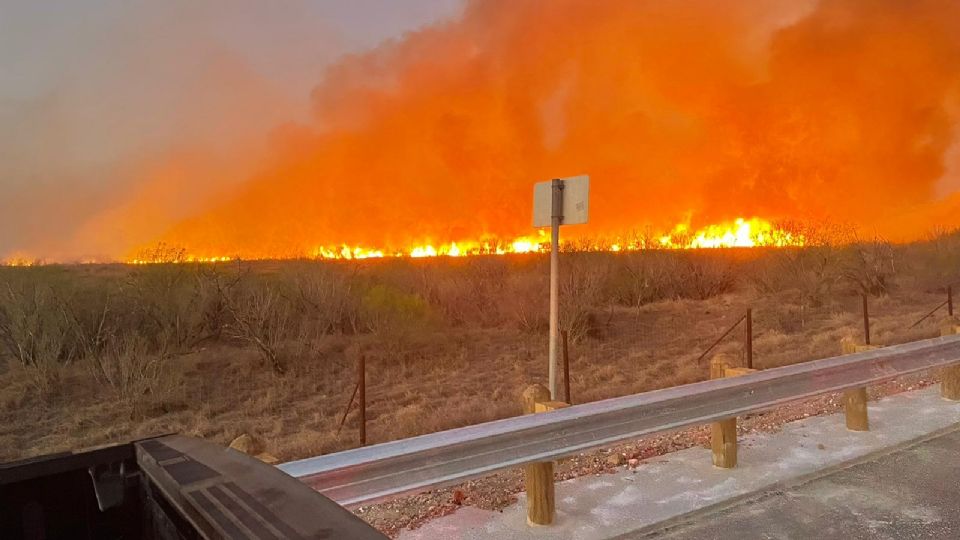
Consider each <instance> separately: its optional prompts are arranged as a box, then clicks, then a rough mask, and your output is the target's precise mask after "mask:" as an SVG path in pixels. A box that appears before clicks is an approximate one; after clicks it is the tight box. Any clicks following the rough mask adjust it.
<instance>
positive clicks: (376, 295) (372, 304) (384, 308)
mask: <svg viewBox="0 0 960 540" xmlns="http://www.w3.org/2000/svg"><path fill="white" fill-rule="evenodd" d="M360 312H361V316H362V318H363V321H364V323H365V324H366V327H367V329H368V330H369V331H371V332H374V333H383V332H389V331H397V330H405V329H408V328H409V327H411V326H413V325H416V324H418V323H423V322H425V321H426V320H427V318H428V316H429V315H430V309H429V306H428V305H427V303H426V302H425V301H424V300H423V298H421V297H420V296H419V295H416V294H410V293H406V292H404V291H401V290H399V289H397V288H395V287H391V286H388V285H384V284H378V285H374V286H373V287H371V288H370V289H369V290H367V292H366V293H365V294H364V295H363V299H362V300H361V301H360Z"/></svg>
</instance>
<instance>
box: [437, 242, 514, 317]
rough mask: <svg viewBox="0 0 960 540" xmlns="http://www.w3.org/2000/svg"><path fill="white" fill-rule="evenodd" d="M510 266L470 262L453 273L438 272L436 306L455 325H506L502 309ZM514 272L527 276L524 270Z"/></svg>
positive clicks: (491, 260) (498, 261) (489, 260)
mask: <svg viewBox="0 0 960 540" xmlns="http://www.w3.org/2000/svg"><path fill="white" fill-rule="evenodd" d="M507 264H508V262H507V261H505V260H503V259H500V258H494V257H479V258H476V259H467V260H466V261H465V264H464V265H463V266H462V267H455V268H453V270H454V271H453V272H445V273H442V274H441V272H438V271H435V272H434V275H435V276H436V277H435V278H434V281H433V283H434V288H433V293H434V295H433V298H432V300H433V302H434V303H436V304H437V305H438V306H439V307H440V309H441V311H442V312H443V314H444V315H445V316H446V317H447V319H448V321H449V322H450V323H452V324H454V325H461V324H464V325H465V324H475V325H478V326H482V327H493V326H497V325H499V324H501V323H502V322H503V321H504V318H505V317H504V313H503V309H502V308H501V299H502V298H503V295H504V292H505V289H506V287H507V277H508V275H509V274H510V270H511V269H510V268H508V266H507ZM513 270H514V271H520V272H523V271H524V269H523V268H522V267H520V266H517V267H514V268H513Z"/></svg>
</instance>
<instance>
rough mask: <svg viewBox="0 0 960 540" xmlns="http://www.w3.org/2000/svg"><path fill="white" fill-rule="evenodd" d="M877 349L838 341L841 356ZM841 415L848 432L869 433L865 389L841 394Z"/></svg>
mask: <svg viewBox="0 0 960 540" xmlns="http://www.w3.org/2000/svg"><path fill="white" fill-rule="evenodd" d="M874 349H879V347H878V346H877V345H860V344H858V343H857V342H856V341H854V340H853V338H849V337H848V338H843V339H842V340H840V350H841V352H843V354H854V353H861V352H867V351H872V350H874ZM843 413H844V416H845V417H846V423H847V429H849V430H850V431H870V418H869V415H868V414H867V389H866V387H860V388H851V389H850V390H846V391H845V392H844V393H843Z"/></svg>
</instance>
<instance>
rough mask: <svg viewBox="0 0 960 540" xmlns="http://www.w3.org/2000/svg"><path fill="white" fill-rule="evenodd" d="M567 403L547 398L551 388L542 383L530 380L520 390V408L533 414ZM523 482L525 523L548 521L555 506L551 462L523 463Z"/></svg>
mask: <svg viewBox="0 0 960 540" xmlns="http://www.w3.org/2000/svg"><path fill="white" fill-rule="evenodd" d="M566 406H567V404H566V403H563V402H562V401H550V391H549V390H547V389H546V387H544V386H543V385H540V384H533V385H530V386H528V387H527V389H526V390H524V391H523V412H524V414H532V413H538V412H548V411H552V410H555V409H559V408H562V407H566ZM523 483H524V486H526V490H527V523H529V524H530V525H550V524H551V523H553V518H554V517H555V516H556V507H555V506H554V504H555V503H554V486H553V462H552V461H548V462H544V463H531V464H530V465H525V466H524V467H523Z"/></svg>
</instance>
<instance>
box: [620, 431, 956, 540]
mask: <svg viewBox="0 0 960 540" xmlns="http://www.w3.org/2000/svg"><path fill="white" fill-rule="evenodd" d="M621 538H623V539H628V538H655V539H661V540H667V539H669V540H673V539H680V538H683V539H694V540H696V539H718V540H719V539H729V540H750V539H806V538H816V539H823V540H828V539H834V538H836V539H843V540H854V539H860V538H864V539H868V538H869V539H897V540H900V539H912V538H960V428H954V429H953V430H951V431H947V432H946V433H942V434H940V435H937V436H935V437H933V438H930V439H928V440H925V441H923V442H918V443H910V444H908V445H907V446H905V447H901V448H900V449H896V450H893V451H891V452H890V453H887V454H884V455H879V456H874V457H871V458H867V459H865V460H864V461H862V462H860V463H858V464H856V465H853V466H851V467H849V468H846V469H842V470H838V471H835V472H832V473H827V474H825V475H823V476H820V477H818V478H814V479H811V480H808V481H806V482H804V483H799V484H796V485H794V486H792V487H785V488H782V489H780V490H778V491H774V492H769V493H766V494H761V495H758V496H757V497H756V498H750V499H746V500H741V501H740V502H737V503H734V505H733V506H730V507H728V508H726V509H723V510H718V511H714V512H702V513H695V514H693V515H688V516H686V517H685V518H683V522H682V523H681V524H678V525H675V526H674V527H672V528H670V529H667V530H665V531H661V532H656V533H648V534H644V535H640V534H636V535H625V536H623V537H621Z"/></svg>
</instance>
